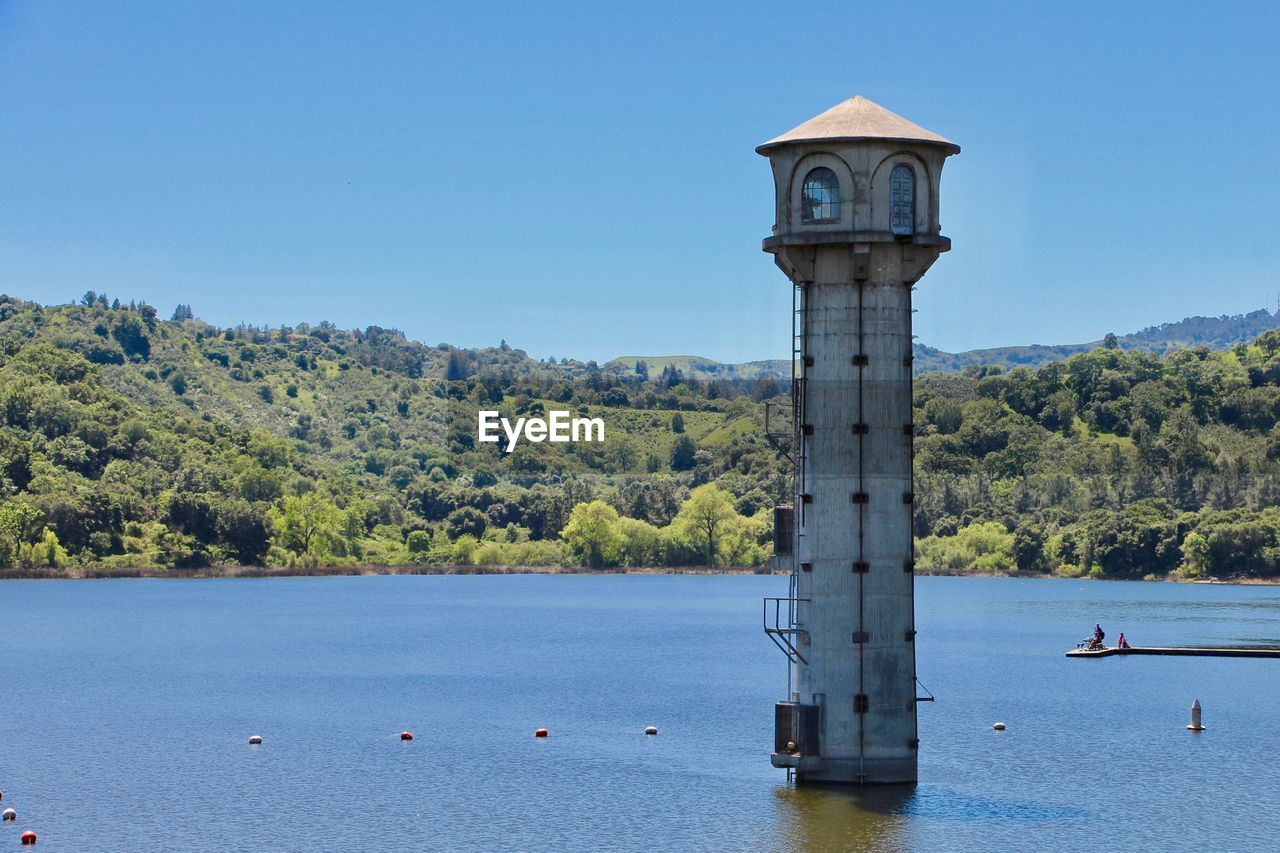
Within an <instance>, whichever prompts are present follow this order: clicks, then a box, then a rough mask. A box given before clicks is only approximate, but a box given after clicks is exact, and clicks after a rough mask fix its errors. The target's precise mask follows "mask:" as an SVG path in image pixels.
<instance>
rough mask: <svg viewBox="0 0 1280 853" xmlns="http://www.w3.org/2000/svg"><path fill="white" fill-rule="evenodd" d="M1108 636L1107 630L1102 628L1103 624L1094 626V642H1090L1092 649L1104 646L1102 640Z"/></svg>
mask: <svg viewBox="0 0 1280 853" xmlns="http://www.w3.org/2000/svg"><path fill="white" fill-rule="evenodd" d="M1106 638H1107V632H1106V631H1103V630H1102V625H1101V624H1096V625H1094V626H1093V642H1092V643H1090V644H1089V648H1091V649H1100V648H1102V641H1103V640H1105V639H1106Z"/></svg>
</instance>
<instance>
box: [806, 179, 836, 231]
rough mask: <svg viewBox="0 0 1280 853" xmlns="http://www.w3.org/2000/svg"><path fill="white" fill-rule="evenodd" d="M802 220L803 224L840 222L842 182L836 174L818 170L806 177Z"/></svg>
mask: <svg viewBox="0 0 1280 853" xmlns="http://www.w3.org/2000/svg"><path fill="white" fill-rule="evenodd" d="M800 219H801V221H802V222H839V221H840V181H839V180H837V179H836V173H835V172H833V171H831V170H830V169H826V168H818V169H814V170H813V171H812V172H810V173H809V174H808V175H806V176H805V179H804V191H803V192H802V193H801V198H800Z"/></svg>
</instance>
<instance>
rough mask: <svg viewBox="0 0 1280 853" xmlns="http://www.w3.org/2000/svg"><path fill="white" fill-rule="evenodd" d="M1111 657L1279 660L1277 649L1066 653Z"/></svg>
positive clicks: (1141, 649)
mask: <svg viewBox="0 0 1280 853" xmlns="http://www.w3.org/2000/svg"><path fill="white" fill-rule="evenodd" d="M1112 655H1175V656H1183V657H1205V658H1280V648H1277V649H1243V648H1213V647H1209V648H1198V649H1197V648H1187V647H1176V646H1175V647H1159V646H1130V647H1129V648H1127V649H1116V648H1105V649H1072V650H1071V651H1069V652H1067V657H1069V658H1105V657H1111V656H1112Z"/></svg>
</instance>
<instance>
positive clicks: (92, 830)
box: [0, 575, 1280, 851]
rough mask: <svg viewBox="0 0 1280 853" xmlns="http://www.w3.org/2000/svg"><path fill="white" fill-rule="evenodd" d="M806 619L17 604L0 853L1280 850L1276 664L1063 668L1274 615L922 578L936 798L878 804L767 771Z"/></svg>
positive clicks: (175, 584)
mask: <svg viewBox="0 0 1280 853" xmlns="http://www.w3.org/2000/svg"><path fill="white" fill-rule="evenodd" d="M785 593H786V579H785V578H783V577H767V576H741V575H730V576H713V577H699V576H669V575H631V576H619V575H600V576H581V575H563V576H512V575H508V576H465V577H358V578H281V579H253V580H208V581H173V580H163V581H162V580H107V581H80V582H66V581H10V582H4V583H0V790H3V791H4V800H3V803H2V804H0V805H2V806H6V807H7V806H12V807H13V808H15V809H17V811H18V814H19V818H18V820H17V822H16V823H5V824H0V848H3V847H5V846H8V845H12V846H14V847H15V848H16V847H17V845H18V834H19V833H20V832H21V831H22V830H23V829H28V828H29V829H33V830H35V831H36V832H38V833H39V835H40V844H39V847H38V848H37V849H39V850H44V851H109V850H120V851H133V850H138V851H158V850H231V849H244V850H343V851H346V850H380V851H382V850H596V849H635V850H702V849H708V850H759V849H774V850H811V849H819V850H821V849H829V850H857V849H872V850H881V849H883V850H898V849H918V850H924V849H931V850H956V849H980V850H990V849H1025V850H1045V849H1052V850H1086V849H1088V850H1097V849H1102V850H1120V849H1126V850H1171V849H1186V850H1203V849H1212V850H1220V849H1233V850H1247V849H1258V850H1268V849H1275V848H1276V846H1277V844H1280V842H1278V841H1277V839H1280V763H1278V762H1277V761H1276V760H1275V756H1276V752H1277V747H1276V743H1277V738H1278V737H1280V677H1278V675H1280V660H1241V659H1230V658H1159V657H1139V658H1108V659H1103V660H1069V659H1067V658H1065V657H1063V652H1064V651H1065V650H1066V649H1067V648H1069V647H1071V646H1073V645H1074V643H1075V641H1076V640H1078V639H1080V638H1081V637H1083V636H1084V635H1085V633H1086V632H1087V631H1088V629H1089V628H1090V627H1091V626H1092V625H1093V623H1094V622H1095V621H1101V622H1102V623H1103V626H1104V627H1105V628H1106V629H1107V633H1108V637H1109V638H1114V637H1115V636H1116V635H1117V634H1118V633H1119V632H1120V631H1125V632H1126V634H1127V635H1128V637H1129V639H1130V641H1131V642H1133V643H1134V644H1136V645H1161V644H1173V645H1176V644H1182V645H1188V644H1232V643H1280V588H1274V587H1228V586H1185V585H1173V584H1158V583H1103V582H1087V581H1061V580H1003V579H978V578H921V579H919V580H918V583H917V605H918V615H917V623H918V627H919V630H920V634H919V638H918V643H919V647H918V659H919V664H918V669H919V676H920V679H921V681H922V682H923V683H924V685H925V686H926V687H928V689H929V690H931V691H932V692H933V693H934V694H935V695H936V696H937V702H935V703H932V704H924V705H922V706H921V713H920V736H921V747H920V750H921V751H920V758H921V763H920V773H921V784H920V785H919V786H917V787H915V788H913V789H910V790H906V791H903V790H882V791H869V792H863V793H855V792H847V791H832V790H810V789H801V790H797V789H794V788H789V787H787V785H786V783H785V776H784V773H783V771H780V770H774V769H773V768H771V767H770V766H769V751H770V747H771V742H772V728H771V727H772V713H773V703H774V702H775V701H776V700H778V699H781V698H784V692H785V689H786V688H785V660H784V658H783V657H782V655H781V653H780V652H779V651H778V650H777V649H775V648H774V647H773V645H772V644H771V643H770V642H769V640H768V638H766V637H765V635H764V634H763V633H762V632H761V629H760V599H761V597H763V596H766V595H785ZM1195 697H1198V698H1199V699H1200V701H1201V703H1202V704H1203V705H1204V709H1205V712H1204V713H1205V716H1204V720H1205V725H1206V726H1207V727H1208V730H1207V731H1206V732H1204V733H1202V734H1199V735H1196V734H1193V733H1190V732H1187V731H1186V730H1185V728H1184V726H1185V725H1186V723H1187V720H1188V708H1189V706H1190V704H1191V700H1192V699H1193V698H1195ZM996 720H1001V721H1004V722H1005V723H1007V724H1008V730H1007V731H1005V732H994V731H993V730H992V728H991V724H992V723H993V722H994V721H996ZM649 724H653V725H656V726H658V727H659V728H660V734H659V735H658V736H657V737H646V736H644V734H643V728H644V726H646V725H649ZM541 726H545V727H547V728H548V729H550V730H551V737H549V738H547V739H546V740H545V741H539V740H535V739H534V738H533V736H532V735H533V730H534V729H535V728H538V727H541ZM402 729H409V730H412V731H413V732H414V734H415V735H416V739H415V740H413V741H412V742H407V743H406V742H402V741H400V740H399V738H398V733H399V732H400V731H401V730H402ZM251 734H259V735H261V736H262V737H263V738H264V741H265V742H264V744H263V745H262V746H260V747H250V746H249V745H248V744H247V740H248V737H249V736H250V735H251Z"/></svg>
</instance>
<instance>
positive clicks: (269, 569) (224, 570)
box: [0, 566, 787, 581]
mask: <svg viewBox="0 0 1280 853" xmlns="http://www.w3.org/2000/svg"><path fill="white" fill-rule="evenodd" d="M771 574H777V575H785V574H787V573H786V572H784V571H774V570H771V569H769V568H768V567H767V566H766V567H760V568H752V567H740V566H671V567H666V566H662V567H654V568H634V567H627V568H608V569H593V568H590V567H588V566H309V567H288V566H213V567H205V568H200V569H153V568H145V567H143V568H128V567H121V566H73V567H69V568H65V569H47V568H23V569H0V581H4V580H109V579H117V578H119V579H125V578H157V579H163V580H217V579H230V578H310V577H320V578H327V577H370V576H375V575H771Z"/></svg>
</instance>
